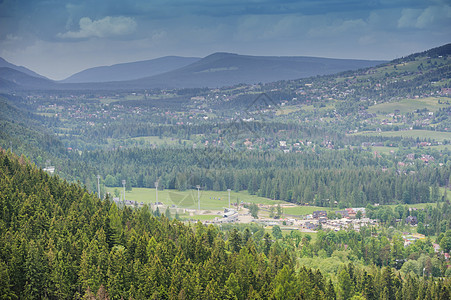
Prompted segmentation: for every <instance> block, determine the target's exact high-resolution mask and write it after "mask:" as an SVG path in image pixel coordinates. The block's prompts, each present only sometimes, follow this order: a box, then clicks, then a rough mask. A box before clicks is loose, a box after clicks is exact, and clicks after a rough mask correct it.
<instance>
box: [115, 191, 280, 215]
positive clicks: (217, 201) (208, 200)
mask: <svg viewBox="0 0 451 300" xmlns="http://www.w3.org/2000/svg"><path fill="white" fill-rule="evenodd" d="M115 189H117V190H118V191H119V192H120V193H121V194H122V193H123V189H122V187H117V188H114V187H113V188H107V192H110V193H111V194H113V195H114V190H115ZM197 197H198V194H197V190H186V191H178V190H159V191H158V202H161V203H163V204H164V205H169V206H172V205H175V206H176V207H179V208H191V209H197V208H198V202H197V199H198V198H197ZM125 199H128V200H134V201H138V202H144V203H145V204H150V203H155V202H156V193H155V189H150V188H133V189H132V191H126V192H125ZM199 199H200V208H201V209H213V210H222V209H224V208H226V207H228V206H229V198H228V193H227V191H202V190H201V191H199ZM230 202H231V206H232V205H233V203H236V202H238V203H240V202H247V203H256V204H284V203H287V202H284V201H279V200H271V199H268V198H263V197H258V196H256V195H250V194H249V193H247V192H245V191H242V192H238V193H237V192H234V191H231V192H230Z"/></svg>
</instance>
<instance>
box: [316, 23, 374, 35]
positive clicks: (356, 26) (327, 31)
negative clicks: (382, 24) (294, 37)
mask: <svg viewBox="0 0 451 300" xmlns="http://www.w3.org/2000/svg"><path fill="white" fill-rule="evenodd" d="M367 25H368V24H367V23H366V22H365V21H364V20H362V19H355V20H335V21H334V22H333V24H331V25H326V26H323V27H319V26H318V27H314V28H311V29H310V30H309V31H308V34H309V35H310V36H312V37H330V36H336V35H349V34H350V33H352V32H361V31H362V30H364V29H365V28H366V27H367Z"/></svg>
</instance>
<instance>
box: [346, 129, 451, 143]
mask: <svg viewBox="0 0 451 300" xmlns="http://www.w3.org/2000/svg"><path fill="white" fill-rule="evenodd" d="M354 134H355V135H367V136H385V137H405V138H420V139H433V140H436V141H440V142H442V141H444V140H450V139H451V132H441V131H430V130H406V131H383V132H375V131H362V132H357V133H354Z"/></svg>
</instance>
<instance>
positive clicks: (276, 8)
mask: <svg viewBox="0 0 451 300" xmlns="http://www.w3.org/2000/svg"><path fill="white" fill-rule="evenodd" d="M449 42H451V1H450V0H343V1H338V0H298V1H295V0H280V1H271V0H136V1H133V0H77V1H66V0H0V56H1V57H3V58H5V59H6V60H8V61H10V62H11V63H14V64H17V65H23V66H26V67H28V68H30V69H32V70H34V71H36V72H38V73H40V74H42V75H44V76H48V77H50V78H52V79H63V78H66V77H68V76H69V75H71V74H73V73H75V72H78V71H81V70H83V69H86V68H89V67H94V66H99V65H111V64H115V63H121V62H130V61H137V60H145V59H152V58H157V57H161V56H166V55H179V56H197V57H203V56H206V55H208V54H211V53H213V52H218V51H223V52H234V53H240V54H251V55H303V56H321V57H333V58H362V59H393V58H396V57H400V56H405V55H408V54H410V53H413V52H417V51H424V50H427V49H429V48H432V47H435V46H440V45H443V44H446V43H449Z"/></svg>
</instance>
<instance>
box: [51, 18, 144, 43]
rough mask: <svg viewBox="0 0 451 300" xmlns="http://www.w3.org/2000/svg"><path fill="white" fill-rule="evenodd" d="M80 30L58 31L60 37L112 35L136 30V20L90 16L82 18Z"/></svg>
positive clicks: (78, 37) (74, 37)
mask: <svg viewBox="0 0 451 300" xmlns="http://www.w3.org/2000/svg"><path fill="white" fill-rule="evenodd" d="M79 24H80V30H79V31H68V32H66V33H58V35H57V36H58V37H60V38H67V39H84V38H90V37H98V38H105V37H112V36H121V35H126V34H130V33H133V32H134V31H135V30H136V22H135V20H133V19H132V18H129V17H109V16H107V17H104V18H103V19H100V20H94V21H93V20H91V19H90V18H88V17H83V18H81V19H80V22H79Z"/></svg>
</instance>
